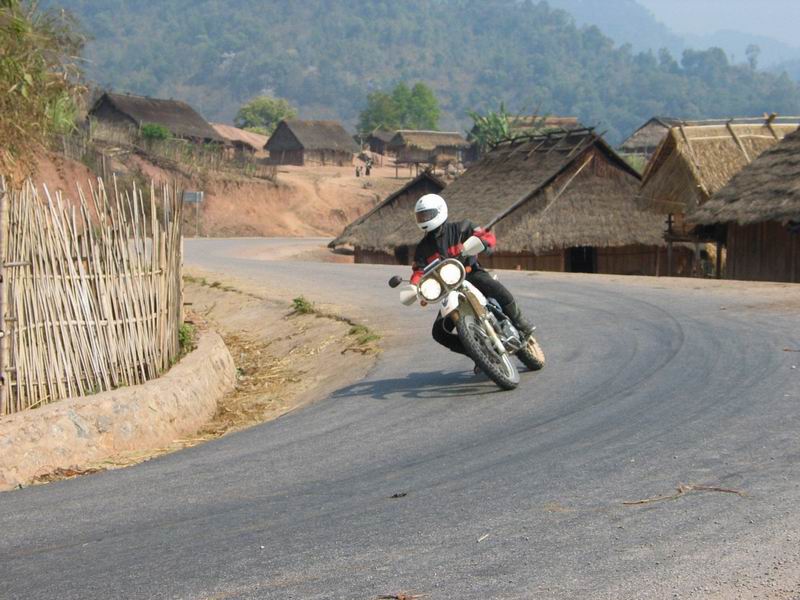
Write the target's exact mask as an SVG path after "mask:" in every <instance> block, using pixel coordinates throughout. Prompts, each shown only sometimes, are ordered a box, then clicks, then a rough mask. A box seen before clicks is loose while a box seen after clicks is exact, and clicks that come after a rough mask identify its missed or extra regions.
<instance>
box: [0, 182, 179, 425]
mask: <svg viewBox="0 0 800 600" xmlns="http://www.w3.org/2000/svg"><path fill="white" fill-rule="evenodd" d="M113 186H114V189H113V191H112V192H111V193H108V192H107V191H106V188H105V187H104V185H103V182H102V180H98V182H97V184H96V185H90V188H89V192H90V193H89V194H88V195H85V194H84V193H83V192H82V191H81V190H80V189H79V190H78V198H77V201H76V202H72V203H70V202H68V201H66V200H65V198H63V197H62V195H61V194H60V193H58V194H53V195H51V194H50V192H49V191H48V190H47V188H46V187H45V188H44V194H43V197H42V196H40V195H39V193H38V191H37V189H36V188H35V187H34V186H33V185H32V184H31V183H30V182H27V183H26V184H25V185H24V187H23V188H22V189H20V190H11V191H6V190H5V186H4V184H2V183H0V216H2V218H1V219H0V221H2V226H0V236H2V237H1V238H0V241H1V242H2V243H0V266H2V270H3V273H2V276H3V277H2V293H0V309H2V310H0V320H1V321H0V330H2V332H3V334H4V335H3V336H2V337H0V364H1V365H2V370H3V371H4V375H5V377H4V379H3V382H2V383H3V385H2V396H0V415H2V414H10V413H14V412H17V411H20V410H24V409H29V408H34V407H38V406H41V405H44V404H47V403H50V402H53V401H56V400H59V399H62V398H66V397H73V396H84V395H87V394H92V393H95V392H99V391H104V390H109V389H113V388H116V387H119V386H124V385H136V384H140V383H143V382H144V381H146V380H148V379H151V378H153V377H156V376H158V375H159V374H160V373H162V372H163V371H164V370H166V369H168V368H169V367H170V365H171V364H172V363H173V362H174V361H175V360H176V358H177V357H178V354H179V352H180V344H179V341H178V330H179V327H180V324H181V321H182V308H183V302H182V287H181V276H182V273H181V271H182V254H183V253H182V250H183V249H182V243H183V242H182V234H181V207H182V202H181V198H180V195H179V194H178V193H177V190H175V189H174V188H171V187H169V186H163V187H161V188H159V189H158V191H157V190H156V188H155V187H154V186H151V187H150V190H149V194H146V193H144V192H143V190H142V189H140V188H137V187H135V186H134V187H133V188H132V189H131V190H130V191H121V190H119V189H117V184H116V181H115V182H114V184H113Z"/></svg>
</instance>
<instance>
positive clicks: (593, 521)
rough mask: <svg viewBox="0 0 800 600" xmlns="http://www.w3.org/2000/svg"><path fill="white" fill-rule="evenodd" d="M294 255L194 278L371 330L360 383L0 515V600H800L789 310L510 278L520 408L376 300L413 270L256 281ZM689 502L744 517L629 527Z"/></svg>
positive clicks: (8, 498) (733, 297)
mask: <svg viewBox="0 0 800 600" xmlns="http://www.w3.org/2000/svg"><path fill="white" fill-rule="evenodd" d="M294 243H296V242H294ZM283 244H285V242H283V241H281V240H239V241H225V240H217V241H191V242H187V262H188V263H189V264H194V265H198V266H200V267H202V268H204V269H207V270H214V271H219V272H223V273H226V274H233V275H235V276H237V277H240V278H252V279H254V280H259V281H262V282H268V283H269V284H270V285H274V287H275V289H276V290H280V291H281V293H282V294H284V295H286V296H291V294H295V293H304V294H306V295H307V296H308V297H310V298H311V299H314V300H322V301H332V302H334V303H335V304H337V305H340V306H345V307H347V311H348V313H349V314H355V315H357V316H359V317H360V318H363V319H366V320H368V321H370V322H371V323H372V324H373V326H377V327H379V328H381V329H382V330H383V331H384V332H385V333H386V338H385V340H384V342H385V343H384V346H385V352H384V353H383V354H382V355H381V357H380V359H379V361H378V363H377V365H376V367H375V368H374V369H373V370H372V372H371V373H370V374H369V376H368V377H367V378H366V379H365V380H364V381H361V382H358V383H356V384H355V385H353V386H350V387H347V388H345V389H340V390H338V391H337V392H336V393H335V394H333V396H332V397H330V398H327V399H325V400H324V401H321V402H319V403H317V404H315V405H313V406H310V407H308V408H306V409H304V410H301V411H298V412H295V413H292V414H290V415H287V416H285V417H283V418H281V419H278V420H277V421H274V422H271V423H267V424H265V425H262V426H259V427H255V428H252V429H250V430H247V431H244V432H241V433H237V434H234V435H230V436H227V437H225V438H223V439H220V440H217V441H215V442H212V443H208V444H205V445H203V446H199V447H195V448H191V449H189V450H186V451H183V452H179V453H176V454H172V455H169V456H164V457H162V458H159V459H156V460H153V461H150V462H147V463H145V464H142V465H139V466H136V467H133V468H130V469H124V470H119V471H112V472H107V473H102V474H99V475H95V476H91V477H86V478H81V479H75V480H70V481H64V482H60V483H55V484H51V485H47V486H40V487H34V488H27V489H24V490H21V491H17V492H12V493H6V494H0V598H20V599H35V598H59V599H61V600H67V599H73V598H74V599H81V600H84V599H88V598H98V599H108V598H277V599H284V598H286V599H290V598H292V599H293V598H297V599H312V598H318V599H323V598H324V599H326V600H327V599H332V598H335V599H339V598H341V599H362V598H363V599H368V598H376V597H378V596H380V595H389V594H397V593H399V592H401V591H405V592H409V593H416V594H424V595H425V596H424V597H425V598H426V599H430V600H436V599H454V598H503V599H506V598H509V599H510V598H519V599H522V598H525V599H528V598H593V599H594V598H673V597H681V598H684V597H710V598H729V597H733V598H735V597H739V596H737V595H739V594H744V595H741V596H740V597H745V598H751V597H768V598H771V597H775V598H792V597H793V596H792V595H791V594H792V593H797V594H800V588H797V589H794V590H793V586H794V585H795V583H797V582H800V576H798V572H799V570H800V563H798V558H799V556H798V555H799V552H798V548H800V515H798V511H797V508H796V507H797V506H798V503H799V502H800V473H799V472H798V471H799V470H800V469H799V468H798V465H800V436H799V435H798V430H799V429H800V367H798V368H795V367H796V366H797V365H798V364H800V353H797V352H790V351H788V350H798V349H800V316H798V314H797V308H796V305H794V306H795V308H794V309H792V306H793V305H792V304H791V303H789V304H786V305H782V304H780V303H776V302H771V297H772V296H771V295H772V294H774V295H775V297H777V295H779V294H782V295H783V296H785V295H786V293H787V292H786V289H787V288H786V287H777V286H776V287H775V288H772V287H770V286H758V287H756V288H749V287H747V286H740V285H722V286H720V285H717V284H715V283H713V282H712V283H706V282H700V283H698V284H697V285H686V284H685V282H682V284H681V285H673V284H670V283H669V282H666V281H665V280H655V279H654V280H647V281H642V280H639V279H633V280H630V281H628V280H624V279H623V278H607V277H594V276H566V275H561V274H554V275H545V274H530V273H504V274H503V278H504V280H505V281H506V282H507V284H508V285H509V287H511V288H512V289H513V290H514V291H516V293H517V295H518V298H519V299H520V300H521V302H522V304H523V307H524V309H525V310H526V311H527V312H528V313H529V314H531V315H534V316H535V320H536V322H537V324H538V325H539V331H540V340H541V342H542V345H543V347H544V349H545V351H546V352H547V355H548V361H549V364H548V366H547V368H546V369H545V370H544V371H542V372H541V373H537V374H532V373H526V374H523V382H524V384H523V386H521V388H520V389H518V390H517V391H515V392H511V393H503V392H499V391H498V390H497V389H496V388H495V387H494V386H493V385H492V384H491V383H489V382H488V381H486V380H485V379H481V378H476V377H473V376H472V375H471V371H469V367H470V366H471V365H470V364H468V363H467V362H465V360H464V359H463V358H461V357H457V356H454V355H448V354H446V353H444V352H442V351H440V350H439V349H438V348H437V347H435V345H434V343H433V342H432V340H430V338H429V333H428V329H429V327H430V323H431V320H432V318H433V312H432V311H423V310H419V309H418V308H412V309H408V308H404V307H402V306H400V305H399V303H398V302H397V300H396V292H395V291H393V290H390V289H389V288H387V287H385V285H384V282H385V281H386V280H387V279H388V277H389V275H390V274H392V273H393V272H395V271H396V269H393V268H391V267H382V266H366V265H363V266H362V265H343V264H323V263H307V262H293V261H289V260H271V261H265V260H259V259H257V258H253V257H258V256H260V257H261V258H263V257H264V256H269V255H270V254H271V253H272V252H273V250H275V249H278V248H280V247H282V245H283ZM278 254H279V255H280V253H278ZM248 256H250V258H247V257H248ZM783 296H782V297H783ZM679 484H685V485H694V486H710V487H714V488H720V489H727V490H736V491H740V492H744V495H738V494H734V493H729V492H725V491H711V490H703V489H694V490H690V489H686V488H685V489H686V493H685V494H684V495H682V496H681V497H677V498H675V499H665V500H661V501H653V502H647V503H644V504H639V505H632V506H630V505H624V504H623V502H624V501H631V500H639V499H648V498H655V497H659V496H669V495H671V494H674V493H675V488H676V486H678V485H679ZM393 496H400V497H393ZM795 577H796V578H795ZM747 593H750V594H754V595H750V596H748V595H746V594H747ZM770 594H774V595H770ZM781 594H783V595H781Z"/></svg>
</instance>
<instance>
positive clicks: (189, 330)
mask: <svg viewBox="0 0 800 600" xmlns="http://www.w3.org/2000/svg"><path fill="white" fill-rule="evenodd" d="M196 339H197V329H196V328H195V326H194V325H192V324H191V323H182V324H181V326H180V327H179V328H178V344H179V345H180V348H181V355H183V354H187V353H189V352H191V351H192V350H194V348H195V340H196Z"/></svg>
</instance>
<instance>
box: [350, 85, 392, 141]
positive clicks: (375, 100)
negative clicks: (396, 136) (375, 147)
mask: <svg viewBox="0 0 800 600" xmlns="http://www.w3.org/2000/svg"><path fill="white" fill-rule="evenodd" d="M401 123H402V119H401V115H400V111H399V110H398V108H397V104H396V102H395V100H394V98H393V97H392V96H391V95H389V94H387V93H386V92H372V93H371V94H368V95H367V107H366V108H365V109H364V110H362V111H361V114H360V115H359V120H358V130H359V131H360V132H361V133H363V134H365V135H368V134H370V133H371V132H373V131H374V130H376V129H386V130H393V129H400V128H401Z"/></svg>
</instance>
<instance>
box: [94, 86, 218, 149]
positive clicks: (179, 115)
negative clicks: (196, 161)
mask: <svg viewBox="0 0 800 600" xmlns="http://www.w3.org/2000/svg"><path fill="white" fill-rule="evenodd" d="M103 105H109V106H110V107H112V108H114V109H116V110H117V111H118V112H120V113H122V114H124V115H126V116H127V117H128V118H129V119H131V120H132V121H133V122H134V123H135V124H136V126H137V127H141V126H142V125H145V124H148V123H153V124H157V125H163V126H164V127H166V128H167V129H169V130H170V131H171V132H172V134H173V135H175V136H177V137H185V138H194V139H200V140H212V141H217V142H222V141H223V139H222V137H221V136H220V135H219V134H218V133H217V132H216V131H214V128H212V127H211V125H209V123H208V122H207V121H206V120H205V119H204V118H203V117H201V116H200V114H199V113H198V112H197V111H196V110H195V109H193V108H192V107H191V106H189V105H188V104H186V103H185V102H181V101H180V100H162V99H159V98H147V97H145V96H134V95H132V94H115V93H113V92H106V93H104V94H103V95H102V96H100V98H98V99H97V102H95V104H94V106H93V107H92V109H91V110H90V111H89V114H90V115H91V114H93V113H94V112H95V111H97V110H98V109H99V108H100V107H101V106H103Z"/></svg>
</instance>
